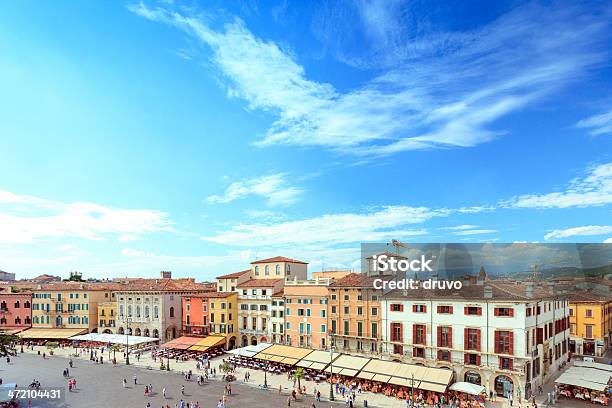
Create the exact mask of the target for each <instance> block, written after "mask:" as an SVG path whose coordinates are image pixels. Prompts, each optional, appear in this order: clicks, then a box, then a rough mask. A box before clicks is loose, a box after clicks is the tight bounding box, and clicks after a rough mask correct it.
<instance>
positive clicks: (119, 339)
mask: <svg viewBox="0 0 612 408" xmlns="http://www.w3.org/2000/svg"><path fill="white" fill-rule="evenodd" d="M70 340H78V341H95V342H98V343H107V344H108V343H111V344H124V345H125V343H126V342H127V344H128V345H130V346H135V345H138V344H146V343H153V342H156V341H159V339H158V338H156V337H145V336H131V335H130V336H127V335H125V334H106V333H88V334H82V335H79V336H72V337H70Z"/></svg>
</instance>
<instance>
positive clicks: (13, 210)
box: [0, 191, 170, 243]
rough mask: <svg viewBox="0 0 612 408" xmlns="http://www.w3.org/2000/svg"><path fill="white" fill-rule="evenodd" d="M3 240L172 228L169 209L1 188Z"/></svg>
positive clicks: (0, 234) (97, 235)
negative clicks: (129, 206) (49, 197)
mask: <svg viewBox="0 0 612 408" xmlns="http://www.w3.org/2000/svg"><path fill="white" fill-rule="evenodd" d="M0 226H1V228H0V242H7V243H26V242H32V241H35V240H39V239H45V238H60V237H62V238H65V237H77V238H85V239H103V238H104V237H105V236H106V235H108V234H144V233H150V232H157V231H168V230H170V220H169V219H168V216H167V214H166V213H164V212H161V211H155V210H146V209H123V208H113V207H107V206H103V205H100V204H96V203H90V202H74V203H63V202H59V201H53V200H46V199H42V198H37V197H32V196H26V195H17V194H14V193H10V192H8V191H0Z"/></svg>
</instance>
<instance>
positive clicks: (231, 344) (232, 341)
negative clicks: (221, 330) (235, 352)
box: [227, 336, 236, 350]
mask: <svg viewBox="0 0 612 408" xmlns="http://www.w3.org/2000/svg"><path fill="white" fill-rule="evenodd" d="M235 347H236V336H232V337H230V339H229V342H228V343H227V349H228V350H232V349H233V348H235Z"/></svg>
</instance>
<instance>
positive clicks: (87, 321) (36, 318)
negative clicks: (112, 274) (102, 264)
mask: <svg viewBox="0 0 612 408" xmlns="http://www.w3.org/2000/svg"><path fill="white" fill-rule="evenodd" d="M116 288H117V285H115V284H112V283H95V284H93V283H82V282H52V283H45V284H40V285H36V286H35V287H34V288H33V289H32V327H33V328H43V329H60V328H62V329H83V331H86V332H88V333H89V332H94V333H95V332H97V331H98V304H99V303H101V302H108V301H112V299H113V290H114V289H116Z"/></svg>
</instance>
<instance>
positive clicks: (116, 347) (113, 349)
mask: <svg viewBox="0 0 612 408" xmlns="http://www.w3.org/2000/svg"><path fill="white" fill-rule="evenodd" d="M110 349H111V350H112V351H113V360H117V351H119V350H121V346H119V344H117V343H115V344H113V345H112V346H111V348H110Z"/></svg>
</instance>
